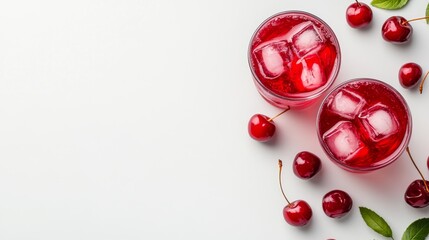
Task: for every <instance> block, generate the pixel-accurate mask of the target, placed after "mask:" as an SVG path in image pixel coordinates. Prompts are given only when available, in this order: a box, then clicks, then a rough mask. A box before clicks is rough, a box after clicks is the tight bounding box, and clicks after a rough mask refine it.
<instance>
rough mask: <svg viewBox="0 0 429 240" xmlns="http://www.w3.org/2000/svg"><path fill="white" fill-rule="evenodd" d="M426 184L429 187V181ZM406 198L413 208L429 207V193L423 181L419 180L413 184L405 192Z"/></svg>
mask: <svg viewBox="0 0 429 240" xmlns="http://www.w3.org/2000/svg"><path fill="white" fill-rule="evenodd" d="M426 184H428V185H429V181H426ZM404 198H405V202H407V203H408V205H410V206H411V207H414V208H423V207H426V206H428V205H429V191H428V190H427V189H426V186H425V184H424V182H423V180H420V179H419V180H415V181H414V182H412V183H411V184H410V185H409V186H408V188H407V190H406V191H405V195H404Z"/></svg>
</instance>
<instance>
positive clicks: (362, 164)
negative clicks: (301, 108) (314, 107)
mask: <svg viewBox="0 0 429 240" xmlns="http://www.w3.org/2000/svg"><path fill="white" fill-rule="evenodd" d="M411 125H412V122H411V114H410V112H409V109H408V106H407V104H406V102H405V100H404V99H403V98H402V96H401V95H400V94H399V93H398V92H397V91H396V90H395V89H393V88H392V87H391V86H389V85H387V84H385V83H383V82H381V81H378V80H374V79H356V80H351V81H348V82H345V83H343V84H341V85H339V86H337V87H336V89H334V90H333V91H332V92H331V93H329V94H328V96H327V97H326V98H325V99H324V101H323V102H322V104H321V106H320V109H319V113H318V118H317V129H318V135H319V140H320V143H321V144H322V146H323V148H324V150H325V152H326V153H327V155H328V156H329V157H330V158H331V159H332V160H334V162H335V163H337V164H338V165H340V166H341V167H343V168H345V169H347V170H349V171H353V172H365V171H371V170H375V169H379V168H381V167H384V166H386V165H388V164H390V163H392V162H393V161H394V160H396V159H397V158H398V157H399V156H400V155H401V154H402V152H403V151H404V150H405V148H406V146H407V145H408V142H409V139H410V136H411Z"/></svg>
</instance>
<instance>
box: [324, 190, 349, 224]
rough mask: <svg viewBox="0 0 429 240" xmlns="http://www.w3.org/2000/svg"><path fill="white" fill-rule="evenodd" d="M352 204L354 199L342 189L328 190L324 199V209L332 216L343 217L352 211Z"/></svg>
mask: <svg viewBox="0 0 429 240" xmlns="http://www.w3.org/2000/svg"><path fill="white" fill-rule="evenodd" d="M352 206H353V200H352V198H351V197H350V195H349V194H347V193H346V192H344V191H341V190H333V191H330V192H328V193H327V194H325V196H324V197H323V200H322V208H323V211H324V212H325V214H326V215H327V216H328V217H331V218H340V217H343V216H344V215H346V214H347V213H348V212H350V210H351V209H352Z"/></svg>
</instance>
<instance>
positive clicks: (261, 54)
mask: <svg viewBox="0 0 429 240" xmlns="http://www.w3.org/2000/svg"><path fill="white" fill-rule="evenodd" d="M248 57H249V65H250V68H251V70H252V73H253V77H254V80H255V84H256V86H257V89H258V91H259V92H260V93H261V95H262V96H263V97H264V98H265V99H266V100H267V101H268V102H270V103H271V104H273V105H275V106H278V107H281V108H287V107H288V106H290V107H292V108H304V107H307V106H308V105H310V104H311V103H312V102H314V101H315V100H316V99H317V98H318V97H319V96H320V95H321V94H322V93H323V92H324V91H326V90H327V89H328V88H329V86H331V84H332V83H333V82H334V80H335V78H336V76H337V73H338V71H339V67H340V47H339V44H338V41H337V38H336V36H335V34H334V32H333V31H332V30H331V29H330V28H329V26H328V25H327V24H326V23H325V22H323V21H322V20H321V19H319V18H318V17H316V16H314V15H312V14H309V13H306V12H300V11H290V12H283V13H279V14H276V15H274V16H272V17H270V18H269V19H267V20H266V21H265V22H264V23H262V24H261V25H260V26H259V28H258V29H257V30H256V32H255V34H254V35H253V37H252V40H251V42H250V46H249V56H248Z"/></svg>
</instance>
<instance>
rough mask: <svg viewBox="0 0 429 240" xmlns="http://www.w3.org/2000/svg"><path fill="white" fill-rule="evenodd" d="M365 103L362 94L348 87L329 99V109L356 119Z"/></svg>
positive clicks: (345, 116) (342, 115)
mask: <svg viewBox="0 0 429 240" xmlns="http://www.w3.org/2000/svg"><path fill="white" fill-rule="evenodd" d="M365 104H366V101H365V100H364V99H363V98H362V97H361V96H359V95H358V94H357V93H354V92H351V91H349V90H346V89H343V90H341V91H339V92H338V93H337V94H335V95H334V96H331V97H330V98H329V99H328V109H329V110H331V111H332V112H334V113H336V114H338V115H340V116H341V117H344V118H347V119H354V118H355V117H356V115H357V114H358V113H359V112H360V111H361V110H362V107H363V106H365Z"/></svg>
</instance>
